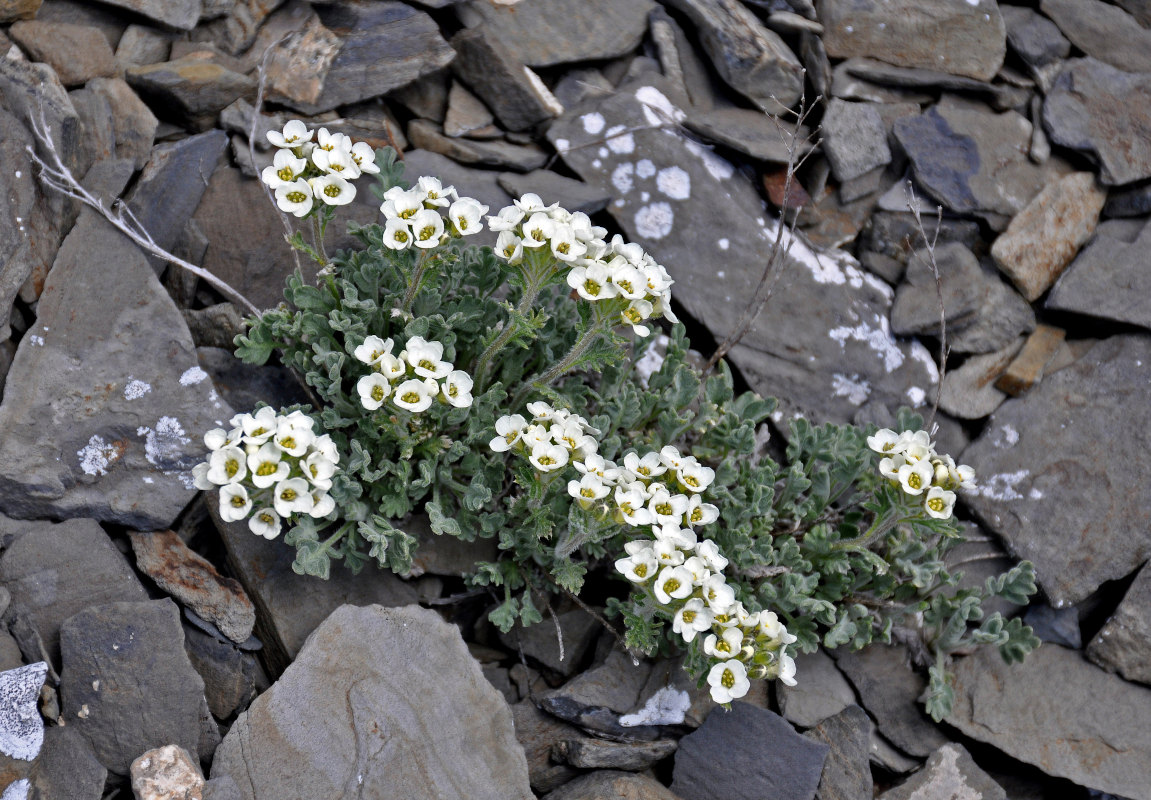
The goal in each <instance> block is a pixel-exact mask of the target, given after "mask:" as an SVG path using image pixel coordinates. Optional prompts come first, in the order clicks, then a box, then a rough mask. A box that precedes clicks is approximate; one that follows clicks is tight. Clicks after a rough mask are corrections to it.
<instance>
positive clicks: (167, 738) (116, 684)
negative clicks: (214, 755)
mask: <svg viewBox="0 0 1151 800" xmlns="http://www.w3.org/2000/svg"><path fill="white" fill-rule="evenodd" d="M60 649H61V652H62V654H63V658H64V671H63V673H62V674H61V681H60V697H61V700H62V701H63V709H62V711H63V714H64V718H65V719H66V720H67V722H68V725H69V726H75V727H76V729H78V730H79V731H80V732H81V733H83V734H84V736H85V737H87V739H88V742H89V743H90V744H91V745H92V750H93V751H94V752H95V754H96V757H97V758H98V759H99V761H100V763H101V764H103V765H104V766H105V767H107V768H108V771H109V772H112V773H115V774H117V775H127V774H128V772H129V768H130V766H131V763H132V760H133V759H135V758H136V757H137V756H138V755H140V753H142V752H144V751H145V750H148V749H150V748H153V747H161V746H164V745H166V744H176V745H179V746H180V747H183V748H184V749H185V750H187V751H188V752H189V753H191V754H192V757H193V758H198V757H199V751H200V748H199V742H200V736H201V727H200V710H201V708H202V707H203V706H204V682H203V681H202V680H200V676H199V675H197V674H196V671H195V670H194V669H192V665H191V664H190V663H189V662H188V656H187V655H186V654H185V653H184V633H183V630H182V629H181V627H180V612H179V610H178V609H177V608H176V604H175V603H173V602H172V601H171V600H154V601H149V602H144V603H110V604H108V605H101V606H91V607H89V608H88V609H86V610H84V611H81V612H80V613H79V614H77V615H76V616H74V617H72V618H71V619H69V620H68V621H67V622H65V623H64V626H63V627H62V628H61V630H60Z"/></svg>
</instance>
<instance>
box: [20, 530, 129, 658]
mask: <svg viewBox="0 0 1151 800" xmlns="http://www.w3.org/2000/svg"><path fill="white" fill-rule="evenodd" d="M0 582H2V583H3V585H4V587H5V588H6V589H7V590H8V591H9V592H11V593H12V605H11V611H12V612H13V613H18V614H21V615H23V616H25V618H26V619H28V620H29V622H30V623H31V624H32V626H33V627H34V628H35V630H36V631H37V633H38V634H39V636H40V638H41V640H42V641H43V642H44V645H45V647H46V648H47V650H48V654H49V656H50V657H51V659H52V661H53V662H54V663H55V664H56V665H57V666H58V665H59V664H60V626H61V625H62V624H63V623H64V621H65V620H67V619H68V618H69V617H71V616H73V615H74V614H77V613H79V612H80V611H82V610H83V609H85V608H87V607H88V606H91V605H99V604H104V603H112V602H117V601H142V600H147V599H148V595H147V593H146V592H145V591H144V587H143V586H141V585H140V581H139V580H138V579H137V578H136V575H135V573H134V572H133V571H132V568H131V567H130V566H128V563H127V561H125V560H124V557H123V556H122V555H120V552H119V551H118V550H117V549H116V548H115V546H114V545H113V544H112V541H111V539H109V538H108V535H107V534H106V533H104V531H103V530H102V529H101V528H100V526H99V525H97V524H96V523H95V522H93V521H92V520H87V519H77V520H69V521H67V522H61V523H57V524H49V523H39V524H37V526H36V528H35V529H34V530H32V531H30V532H28V533H25V534H24V535H22V536H20V537H19V538H18V539H16V540H15V541H14V542H12V544H11V545H9V546H8V548H7V549H5V550H4V555H3V557H0Z"/></svg>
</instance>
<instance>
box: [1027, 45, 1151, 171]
mask: <svg viewBox="0 0 1151 800" xmlns="http://www.w3.org/2000/svg"><path fill="white" fill-rule="evenodd" d="M1043 125H1044V128H1045V129H1046V130H1047V133H1048V135H1049V136H1050V137H1051V141H1052V142H1054V143H1055V144H1058V145H1062V146H1063V147H1068V148H1071V149H1072V150H1079V151H1082V152H1084V153H1086V154H1088V155H1089V156H1091V157H1093V158H1094V159H1095V160H1096V161H1097V162H1098V163H1099V180H1100V181H1101V182H1103V183H1104V184H1106V185H1108V186H1115V185H1119V184H1125V183H1131V182H1133V181H1138V180H1142V179H1144V178H1148V177H1151V139H1148V138H1147V137H1146V136H1144V135H1143V131H1146V130H1147V129H1148V127H1149V126H1151V72H1137V73H1131V72H1123V71H1122V70H1118V69H1116V68H1115V67H1112V66H1110V65H1108V64H1104V63H1103V62H1102V61H1096V60H1095V59H1093V58H1073V59H1070V60H1069V61H1066V62H1065V63H1064V67H1063V70H1062V71H1061V72H1060V73H1059V76H1058V77H1057V78H1056V79H1055V83H1054V85H1053V86H1052V87H1051V90H1050V91H1049V92H1048V93H1047V97H1046V99H1045V100H1044V102H1043Z"/></svg>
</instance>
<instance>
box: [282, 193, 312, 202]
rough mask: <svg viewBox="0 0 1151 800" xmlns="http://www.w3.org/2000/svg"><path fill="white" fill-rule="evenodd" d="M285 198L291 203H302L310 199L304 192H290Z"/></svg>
mask: <svg viewBox="0 0 1151 800" xmlns="http://www.w3.org/2000/svg"><path fill="white" fill-rule="evenodd" d="M284 197H286V198H288V202H289V203H302V202H304V201H305V200H307V199H308V196H307V195H306V194H304V193H303V192H288V193H287V194H286V195H284Z"/></svg>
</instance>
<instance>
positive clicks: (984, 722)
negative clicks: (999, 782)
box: [947, 644, 1151, 800]
mask: <svg viewBox="0 0 1151 800" xmlns="http://www.w3.org/2000/svg"><path fill="white" fill-rule="evenodd" d="M1083 687H1090V691H1086V692H1085V691H1082V688H1083ZM955 696H956V700H955V710H954V711H953V712H952V715H951V716H950V717H949V718H948V720H947V721H948V723H949V724H951V725H953V726H955V727H956V728H958V729H959V730H960V731H961V732H962V733H963V734H965V735H967V736H970V737H971V738H973V739H976V740H978V741H981V742H986V743H988V744H991V745H992V746H994V747H996V748H998V749H1000V750H1002V751H1003V752H1005V753H1007V754H1008V755H1010V756H1012V757H1013V758H1016V759H1018V760H1020V761H1024V762H1026V763H1028V764H1034V765H1035V766H1037V767H1039V768H1040V769H1041V770H1043V771H1044V772H1046V773H1047V774H1048V775H1054V776H1057V777H1061V778H1067V779H1068V780H1072V781H1074V782H1075V783H1078V784H1079V785H1081V786H1088V787H1091V788H1093V789H1098V790H1100V791H1103V792H1108V793H1111V794H1116V795H1121V796H1123V797H1129V798H1132V800H1146V798H1148V797H1151V788H1149V787H1148V784H1147V780H1146V765H1147V764H1148V763H1149V761H1151V732H1149V731H1148V729H1147V726H1146V725H1145V724H1144V723H1145V722H1146V719H1147V715H1148V713H1151V689H1147V688H1144V687H1141V686H1136V685H1134V684H1131V683H1127V682H1126V681H1123V680H1121V679H1119V678H1116V677H1113V676H1111V675H1108V674H1107V673H1105V672H1104V671H1103V670H1101V669H1099V668H1098V667H1096V666H1094V665H1092V664H1089V663H1088V662H1087V661H1086V660H1085V659H1084V658H1083V656H1082V655H1081V654H1079V653H1077V652H1075V651H1073V650H1067V649H1064V648H1062V647H1059V646H1058V645H1050V644H1049V645H1044V646H1043V647H1040V648H1039V649H1038V650H1036V651H1035V652H1033V653H1031V654H1030V655H1029V656H1027V658H1026V660H1025V661H1024V662H1023V663H1022V664H1014V665H1008V664H1006V663H1004V661H1003V659H1002V658H1000V656H999V654H998V653H997V652H995V650H994V648H990V647H988V648H981V649H980V650H979V651H977V653H976V654H975V655H972V656H969V657H967V658H965V659H963V660H961V661H960V662H958V664H957V665H956V669H955Z"/></svg>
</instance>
